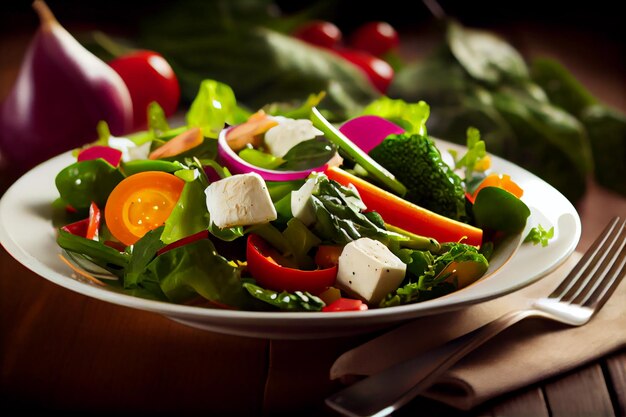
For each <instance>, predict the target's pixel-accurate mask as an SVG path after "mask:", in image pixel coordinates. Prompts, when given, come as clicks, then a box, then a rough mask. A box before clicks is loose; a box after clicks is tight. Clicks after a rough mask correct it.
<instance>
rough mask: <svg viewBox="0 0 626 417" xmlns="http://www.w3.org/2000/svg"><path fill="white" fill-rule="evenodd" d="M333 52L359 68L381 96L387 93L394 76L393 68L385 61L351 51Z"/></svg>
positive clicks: (367, 54) (340, 50)
mask: <svg viewBox="0 0 626 417" xmlns="http://www.w3.org/2000/svg"><path fill="white" fill-rule="evenodd" d="M335 52H336V53H337V54H339V55H340V56H342V57H343V58H345V59H346V60H348V61H350V62H352V63H353V64H354V65H356V66H357V67H359V68H360V69H361V70H362V71H363V72H364V73H365V75H367V78H368V79H369V80H370V82H371V83H372V85H373V86H374V87H376V89H377V90H378V91H380V92H381V93H382V94H385V93H386V92H387V89H388V88H389V85H390V84H391V81H392V80H393V75H394V72H393V68H392V67H391V65H389V63H387V61H384V60H382V59H380V58H377V57H375V56H374V55H371V54H369V53H367V52H363V51H356V50H352V49H339V50H335Z"/></svg>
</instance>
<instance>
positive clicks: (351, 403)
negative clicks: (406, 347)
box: [326, 309, 544, 417]
mask: <svg viewBox="0 0 626 417" xmlns="http://www.w3.org/2000/svg"><path fill="white" fill-rule="evenodd" d="M543 315H544V314H543V313H542V312H541V311H538V310H535V309H527V310H517V311H512V312H510V313H507V314H505V315H503V316H501V317H499V318H497V319H495V320H494V321H491V322H489V323H487V324H485V325H483V326H482V327H479V328H477V329H475V330H473V331H471V332H469V333H467V334H465V335H463V336H460V337H458V338H456V339H453V340H451V341H449V342H448V343H446V344H444V345H442V346H439V347H437V348H435V349H432V350H429V351H427V352H424V353H421V354H419V355H418V356H416V357H414V358H412V359H409V360H407V361H404V362H400V363H398V364H396V365H393V366H392V367H390V368H388V369H386V370H384V371H382V372H379V373H377V374H375V375H372V376H370V377H368V378H365V379H363V380H361V381H359V382H356V383H354V384H353V385H350V386H349V387H347V388H344V389H343V390H342V391H340V392H338V393H336V394H333V395H331V396H330V397H328V398H327V399H326V404H327V405H328V406H329V407H330V408H332V409H334V410H335V411H338V412H340V413H342V414H344V415H347V416H358V417H365V416H376V417H382V416H386V415H389V414H391V413H392V412H393V411H395V410H397V409H398V408H400V407H402V406H403V405H404V404H406V403H407V402H409V401H410V400H411V399H412V398H414V397H416V396H417V395H419V394H420V393H421V392H423V391H424V390H425V389H426V388H428V387H429V386H431V385H432V384H433V383H434V382H435V381H436V379H437V378H439V377H440V376H441V375H442V374H443V373H444V372H445V371H447V370H448V369H450V368H451V367H452V366H453V365H454V364H455V363H457V362H458V361H459V360H461V359H462V358H463V357H465V356H466V355H467V354H469V353H470V352H472V351H473V350H474V349H476V348H477V347H479V346H480V345H482V344H483V343H485V342H486V341H487V340H489V339H491V338H492V337H494V336H496V335H497V334H499V333H500V332H502V331H503V330H505V329H507V328H508V327H510V326H512V325H514V324H515V323H517V322H519V321H521V320H523V319H525V318H528V317H540V316H543Z"/></svg>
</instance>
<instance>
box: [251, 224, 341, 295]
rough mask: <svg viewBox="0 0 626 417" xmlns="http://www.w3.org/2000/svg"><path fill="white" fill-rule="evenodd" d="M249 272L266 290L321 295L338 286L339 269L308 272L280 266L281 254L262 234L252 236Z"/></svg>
mask: <svg viewBox="0 0 626 417" xmlns="http://www.w3.org/2000/svg"><path fill="white" fill-rule="evenodd" d="M246 258H247V262H248V270H249V271H250V274H251V275H252V277H253V278H254V279H255V280H256V281H257V282H258V283H259V285H261V286H262V287H265V288H268V289H271V290H274V291H287V292H294V291H308V292H310V293H311V294H315V295H317V294H319V293H321V292H323V291H324V290H325V289H326V288H328V287H330V286H331V285H333V284H334V283H335V280H336V278H337V266H336V265H335V266H333V267H331V268H326V269H316V270H312V271H306V270H302V269H296V268H287V267H284V266H282V265H279V264H278V263H277V262H276V261H275V260H274V259H280V254H279V253H278V252H277V251H276V250H275V249H273V248H272V247H271V246H270V245H269V244H268V243H267V242H266V241H265V240H263V239H262V238H261V237H260V236H259V235H255V234H250V235H249V236H248V244H247V247H246Z"/></svg>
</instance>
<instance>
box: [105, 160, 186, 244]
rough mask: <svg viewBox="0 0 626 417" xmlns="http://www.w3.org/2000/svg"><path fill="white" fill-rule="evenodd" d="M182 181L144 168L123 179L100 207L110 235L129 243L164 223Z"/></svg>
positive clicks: (173, 205)
mask: <svg viewBox="0 0 626 417" xmlns="http://www.w3.org/2000/svg"><path fill="white" fill-rule="evenodd" d="M184 185H185V182H184V181H183V180H181V179H180V178H178V177H176V176H175V175H172V174H168V173H166V172H161V171H145V172H140V173H138V174H135V175H131V176H130V177H127V178H125V179H124V180H123V181H122V182H120V183H119V184H118V185H117V186H116V187H115V188H114V189H113V191H112V192H111V194H110V195H109V198H108V200H107V203H106V207H105V209H104V217H105V221H106V225H107V227H108V228H109V231H110V232H111V234H112V235H113V236H114V237H115V238H116V239H118V240H119V241H120V242H122V243H124V244H125V245H132V244H134V243H135V242H137V240H139V239H140V238H141V237H143V236H144V235H145V234H146V233H148V232H149V231H150V230H153V229H156V228H157V227H159V226H161V225H162V224H164V223H165V221H166V220H167V218H168V217H169V215H170V213H171V212H172V210H173V209H174V207H175V206H176V203H177V201H178V198H179V197H180V194H181V192H182V191H183V187H184Z"/></svg>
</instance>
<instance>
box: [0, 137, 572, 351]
mask: <svg viewBox="0 0 626 417" xmlns="http://www.w3.org/2000/svg"><path fill="white" fill-rule="evenodd" d="M437 146H438V147H439V148H440V149H441V150H442V153H444V154H447V152H445V150H446V149H450V148H454V149H457V150H460V151H462V150H463V149H464V148H463V147H460V146H457V145H454V144H451V143H448V142H445V141H440V140H438V141H437ZM73 162H74V159H73V158H72V156H71V155H70V153H69V152H68V153H65V154H62V155H59V156H57V157H55V158H53V159H51V160H49V161H47V162H45V163H43V164H41V165H39V166H37V167H35V168H34V169H32V170H31V171H29V172H28V173H26V174H25V175H24V176H23V177H22V178H20V179H19V180H18V181H17V182H16V183H15V184H13V185H12V186H11V188H9V190H7V192H6V193H5V195H4V196H3V197H2V200H0V243H2V245H3V246H4V247H5V249H6V250H7V251H8V252H9V253H10V254H11V255H12V256H13V257H14V258H15V259H17V260H18V261H19V262H20V263H22V264H23V265H24V266H26V267H27V268H29V269H30V270H32V271H33V272H35V273H37V274H39V275H41V276H42V277H44V278H46V279H48V280H50V281H52V282H54V283H55V284H58V285H60V286H62V287H65V288H67V289H70V290H72V291H75V292H77V293H80V294H83V295H86V296H88V297H93V298H97V299H99V300H103V301H107V302H110V303H114V304H118V305H122V306H126V307H130V308H136V309H140V310H146V311H152V312H155V313H158V314H162V315H164V316H166V317H169V318H170V319H172V320H175V321H178V322H180V323H184V324H186V325H190V326H193V327H197V328H201V329H206V330H210V331H216V332H220V333H227V334H234V335H240V336H251V337H263V338H273V339H315V338H323V337H334V336H345V335H349V334H357V333H363V332H366V331H370V330H375V329H380V328H383V327H387V326H391V325H393V324H398V323H400V322H401V321H404V320H408V319H412V318H415V317H419V316H424V315H429V314H435V313H439V312H443V311H450V310H455V309H459V308H461V307H464V306H467V305H470V304H474V303H479V302H482V301H485V300H489V299H492V298H495V297H499V296H502V295H504V294H508V293H510V292H512V291H515V290H517V289H520V288H522V287H524V286H526V285H528V284H530V283H532V282H534V281H536V280H537V279H539V278H541V277H543V276H545V275H546V274H548V273H549V272H551V271H552V270H554V269H556V268H557V267H558V266H559V265H560V264H561V263H563V262H564V261H565V259H566V258H567V257H568V256H569V255H570V254H571V253H572V252H573V251H574V249H575V248H576V245H577V243H578V240H579V239H580V234H581V224H580V217H579V216H578V213H577V212H576V209H575V208H574V207H573V206H572V204H571V203H570V202H569V201H568V200H567V199H566V198H565V197H564V196H563V195H562V194H560V193H559V192H558V191H557V190H556V189H554V188H553V187H552V186H550V185H549V184H547V183H546V182H544V181H542V180H541V179H539V178H538V177H536V176H535V175H533V174H531V173H529V172H528V171H526V170H523V169H522V168H520V167H518V166H516V165H514V164H512V163H510V162H507V161H505V160H503V159H501V158H497V157H493V156H492V170H493V171H494V172H500V173H507V174H509V175H511V177H512V179H513V180H514V181H516V182H517V183H518V184H519V185H520V186H521V187H522V189H524V196H523V197H522V199H523V201H524V202H525V203H526V204H527V205H528V206H529V207H530V209H531V216H530V218H529V221H528V224H527V225H526V229H525V230H524V232H523V233H522V234H521V235H519V236H517V237H515V238H514V239H511V240H510V241H509V242H508V243H507V244H506V245H504V247H503V248H502V249H501V250H500V251H499V252H498V253H497V256H495V258H494V259H493V260H492V262H491V264H490V269H489V271H488V272H487V274H486V275H485V276H484V277H483V278H481V279H480V280H479V281H477V282H475V283H474V284H472V285H470V286H468V287H466V288H464V289H462V290H459V291H456V292H455V293H452V294H449V295H447V296H444V297H441V298H437V299H434V300H430V301H426V302H423V303H417V304H412V305H406V306H398V307H390V308H385V309H371V310H368V311H362V312H342V313H287V312H250V311H230V310H214V309H207V308H202V307H193V306H185V305H177V304H170V303H166V302H159V301H151V300H144V299H141V298H137V297H132V296H128V295H124V294H121V293H118V292H115V291H113V290H111V289H109V288H105V287H100V286H97V285H94V284H91V283H89V282H83V281H80V280H78V279H77V278H76V276H75V275H74V274H73V273H72V271H71V270H70V269H69V268H68V267H67V266H66V265H65V264H63V263H62V262H61V260H60V259H59V257H58V254H59V253H61V250H60V248H59V247H58V246H57V244H56V242H55V229H54V228H53V226H52V222H51V212H52V210H51V203H52V201H54V200H55V199H56V198H57V197H58V192H57V190H56V187H55V185H54V178H55V176H56V174H57V173H58V172H59V171H60V170H61V169H62V168H64V167H65V166H67V165H69V164H71V163H73ZM537 224H541V225H542V226H543V227H544V228H546V229H547V228H550V227H552V226H554V227H555V237H554V239H552V240H551V241H550V244H549V245H548V246H547V247H542V246H540V245H537V246H535V245H532V244H521V245H520V242H521V237H522V236H525V235H526V233H527V232H528V230H530V228H531V227H534V226H536V225H537ZM59 308H63V307H62V306H59Z"/></svg>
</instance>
